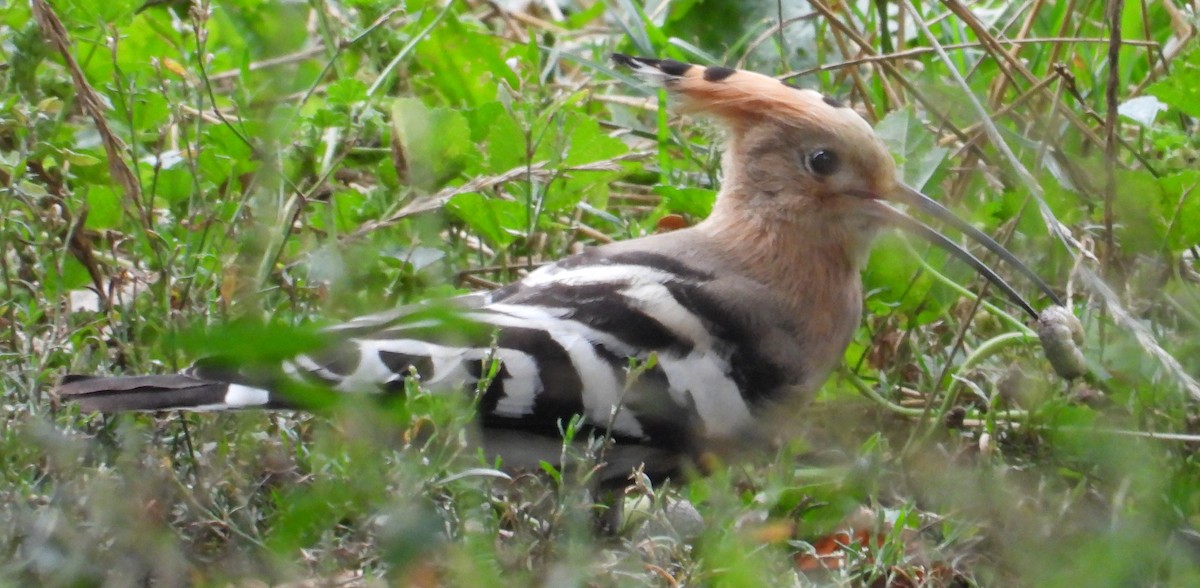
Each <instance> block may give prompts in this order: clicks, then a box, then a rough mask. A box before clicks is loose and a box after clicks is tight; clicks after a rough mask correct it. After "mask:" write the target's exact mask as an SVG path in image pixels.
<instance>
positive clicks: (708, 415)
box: [58, 231, 804, 453]
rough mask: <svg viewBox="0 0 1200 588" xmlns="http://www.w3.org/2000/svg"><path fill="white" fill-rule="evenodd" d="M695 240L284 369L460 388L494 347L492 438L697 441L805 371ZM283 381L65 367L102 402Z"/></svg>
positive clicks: (759, 305) (63, 392) (346, 330)
mask: <svg viewBox="0 0 1200 588" xmlns="http://www.w3.org/2000/svg"><path fill="white" fill-rule="evenodd" d="M696 241H697V237H696V236H695V235H691V234H689V233H688V232H686V231H683V232H678V233H672V234H669V235H662V236H661V238H650V239H643V240H640V241H639V242H636V243H637V244H638V245H637V246H628V245H625V244H615V245H613V246H606V247H602V248H597V249H593V250H591V251H589V252H586V253H583V254H580V255H577V256H574V257H570V258H567V259H565V260H563V261H560V262H559V263H556V264H553V265H549V266H545V267H543V268H540V269H538V270H537V271H534V272H532V273H531V274H529V275H528V276H527V277H525V278H524V279H522V280H520V281H519V282H516V283H513V284H511V285H509V286H506V287H504V288H501V289H499V290H496V291H494V292H491V293H488V294H486V295H477V296H475V297H474V298H472V299H471V304H466V305H464V306H465V308H463V309H462V310H461V315H462V317H463V318H465V319H468V320H469V322H471V323H473V324H476V325H479V326H480V328H478V329H473V330H471V331H472V332H468V333H463V332H439V331H438V330H437V329H435V328H431V325H430V324H429V323H428V322H426V321H420V320H411V317H412V315H411V314H404V313H391V314H384V315H375V316H371V317H364V318H361V319H356V320H352V321H350V322H348V323H346V324H344V325H340V326H337V327H333V328H330V329H328V331H327V333H328V335H329V336H330V337H331V339H333V340H334V341H335V343H333V344H331V345H330V346H329V347H328V348H327V349H326V350H324V351H323V352H321V353H316V354H311V355H304V356H299V357H296V358H294V359H292V360H290V361H287V362H285V363H284V365H283V366H282V369H281V372H282V374H284V375H285V377H287V378H291V379H293V380H297V381H304V382H308V383H317V384H321V385H323V386H327V387H329V388H331V389H334V390H337V391H341V392H348V393H349V392H376V393H387V392H389V391H394V390H397V389H401V388H402V387H403V385H404V381H405V378H408V377H411V376H412V375H413V374H416V375H417V376H419V377H420V379H421V383H422V385H423V386H425V387H426V388H428V389H430V390H433V391H439V392H461V391H474V390H475V388H476V384H477V383H478V382H479V380H480V378H481V377H482V376H483V373H484V372H485V370H486V369H488V366H489V364H490V362H491V361H492V360H493V359H494V360H496V361H498V362H499V364H498V365H499V367H498V371H496V372H495V377H494V378H493V379H492V381H491V382H490V384H489V385H488V386H487V388H486V390H484V391H483V394H482V396H481V398H480V401H479V411H480V413H479V422H480V424H481V426H482V428H483V430H484V432H485V436H486V435H487V433H488V431H489V430H491V431H493V432H494V433H495V435H496V436H501V433H500V431H507V432H509V433H506V434H510V433H511V432H520V433H523V434H525V433H528V434H536V435H542V436H546V437H555V436H557V435H558V432H559V430H560V427H561V426H562V425H563V424H564V423H566V422H567V421H569V420H570V419H571V418H572V417H574V416H575V415H582V417H583V420H584V423H585V425H586V426H589V427H591V428H594V429H596V430H605V431H610V432H611V433H612V435H613V436H614V437H615V438H617V439H618V440H619V441H624V442H632V443H636V444H644V445H648V446H652V447H655V448H657V449H663V450H668V451H673V452H677V453H688V452H690V451H691V450H692V448H693V446H694V445H695V444H696V443H697V442H698V441H700V440H713V439H718V440H719V439H731V438H735V437H738V436H741V435H745V434H747V432H750V431H753V430H754V421H755V414H756V412H757V411H758V410H759V409H761V407H762V406H763V405H764V404H765V403H767V402H769V401H770V400H771V399H773V398H775V397H777V396H778V395H780V394H781V393H782V392H783V391H785V390H787V389H789V388H791V387H795V386H796V385H798V384H801V383H802V380H803V376H804V373H803V370H802V369H800V368H801V367H802V366H801V365H800V362H799V361H798V358H799V357H800V356H801V350H799V349H797V348H795V347H796V343H795V341H796V337H795V331H794V329H792V328H790V326H789V325H788V324H787V321H780V320H779V318H778V317H779V316H780V314H781V312H780V310H779V309H778V308H775V307H774V303H773V301H772V300H771V298H770V297H769V296H768V295H767V294H766V293H765V292H761V291H758V290H756V286H755V285H754V284H753V283H752V282H750V281H747V280H745V279H743V278H741V277H739V276H737V275H730V274H731V272H730V271H729V270H727V269H725V268H720V267H717V266H713V265H711V264H707V263H704V262H702V261H701V258H699V257H698V256H696V257H693V256H689V255H687V254H686V253H681V254H678V255H671V256H668V255H665V254H663V253H661V251H662V250H663V249H664V248H666V249H669V250H673V251H678V252H686V251H694V250H698V248H700V247H702V246H703V243H700V242H696ZM631 365H634V366H637V365H641V366H642V368H643V369H634V370H631V369H630V367H631ZM276 387H277V386H273V385H272V383H271V382H270V381H263V380H261V379H260V380H254V379H247V378H242V377H240V376H238V375H237V374H236V373H230V372H229V370H227V369H213V368H210V367H208V366H206V365H204V364H198V365H197V366H195V367H193V368H191V369H190V370H188V371H187V372H185V373H184V374H181V375H176V376H134V377H125V378H74V379H68V380H66V381H64V383H63V384H62V385H61V386H60V387H59V389H58V394H59V396H60V397H63V398H69V399H71V400H74V401H76V402H78V403H79V404H80V405H81V406H82V407H83V408H84V410H91V411H101V412H114V411H122V410H165V409H185V410H188V409H190V410H226V409H242V408H287V407H290V406H292V403H290V402H289V400H288V398H287V396H286V394H285V393H283V392H280V391H278V390H276V389H275V388H276Z"/></svg>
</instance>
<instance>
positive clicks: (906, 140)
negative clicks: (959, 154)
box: [875, 106, 949, 190]
mask: <svg viewBox="0 0 1200 588" xmlns="http://www.w3.org/2000/svg"><path fill="white" fill-rule="evenodd" d="M875 132H876V133H877V134H879V137H880V138H881V139H883V142H884V143H885V144H886V145H887V146H888V149H890V150H891V151H892V153H894V154H896V155H897V156H898V158H899V160H898V162H897V167H898V168H899V171H900V177H902V178H903V179H904V182H905V183H906V184H908V185H909V186H912V187H914V188H916V189H918V190H920V189H921V188H922V187H923V186H925V184H927V183H928V182H929V180H930V179H931V178H932V177H933V175H934V173H935V172H937V169H938V166H940V165H941V164H942V162H943V161H945V159H946V155H947V154H948V153H949V151H948V150H947V149H946V148H944V147H938V146H937V145H935V144H934V138H935V136H934V135H933V133H930V132H929V131H927V130H926V129H925V127H924V126H923V125H921V121H920V120H918V119H917V117H916V115H915V114H914V111H913V108H912V106H908V107H905V108H902V109H900V110H896V111H893V112H891V113H890V114H888V115H887V117H886V118H884V119H883V120H881V121H879V124H877V125H875Z"/></svg>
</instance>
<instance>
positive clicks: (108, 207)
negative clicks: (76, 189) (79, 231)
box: [84, 185, 124, 230]
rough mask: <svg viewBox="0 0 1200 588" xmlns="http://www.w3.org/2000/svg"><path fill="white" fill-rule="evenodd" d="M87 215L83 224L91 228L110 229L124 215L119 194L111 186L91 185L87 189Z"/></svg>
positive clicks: (116, 224)
mask: <svg viewBox="0 0 1200 588" xmlns="http://www.w3.org/2000/svg"><path fill="white" fill-rule="evenodd" d="M87 206H88V217H87V222H86V223H85V224H84V226H86V227H87V228H89V229H92V230H104V229H112V228H115V227H117V226H119V225H120V223H121V220H122V219H123V217H124V211H123V210H122V209H121V195H120V194H118V193H117V192H116V191H115V190H114V189H113V188H112V187H111V186H104V185H93V186H91V187H90V188H89V189H88V191H87Z"/></svg>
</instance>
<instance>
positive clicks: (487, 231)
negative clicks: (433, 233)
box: [446, 192, 529, 248]
mask: <svg viewBox="0 0 1200 588" xmlns="http://www.w3.org/2000/svg"><path fill="white" fill-rule="evenodd" d="M446 210H448V211H450V213H451V214H453V215H454V216H456V217H457V218H458V219H459V220H461V221H463V222H464V223H467V226H469V227H471V229H472V230H474V231H475V232H477V233H479V235H480V236H481V237H483V238H484V239H487V240H488V241H489V242H490V243H491V244H492V245H495V246H498V247H501V248H503V247H507V246H508V245H510V244H511V243H512V242H513V241H514V240H515V239H516V235H518V234H520V233H521V232H523V231H524V230H525V227H526V226H528V223H529V218H528V213H527V210H526V206H525V205H524V204H522V203H520V202H515V201H512V200H496V199H490V198H488V197H486V196H484V195H483V194H480V193H478V192H471V193H467V194H458V195H456V196H454V197H453V198H451V199H450V202H447V203H446Z"/></svg>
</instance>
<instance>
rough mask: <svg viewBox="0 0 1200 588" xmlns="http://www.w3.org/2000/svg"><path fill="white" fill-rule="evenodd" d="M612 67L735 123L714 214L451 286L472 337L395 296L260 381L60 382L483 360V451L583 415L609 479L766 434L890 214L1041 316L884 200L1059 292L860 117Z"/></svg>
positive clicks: (641, 62) (837, 322)
mask: <svg viewBox="0 0 1200 588" xmlns="http://www.w3.org/2000/svg"><path fill="white" fill-rule="evenodd" d="M613 60H614V61H615V62H616V63H617V64H618V65H620V66H624V67H627V68H630V69H631V70H632V71H633V72H634V73H635V74H637V75H638V76H639V77H640V78H642V79H644V80H646V81H648V82H650V83H652V84H654V85H658V86H661V87H665V88H666V90H667V92H668V93H669V95H670V96H671V97H672V98H673V99H674V100H676V101H678V102H679V105H680V106H681V109H682V110H683V111H685V112H690V113H694V114H700V115H707V116H710V117H712V118H714V119H716V120H717V121H718V122H719V123H720V124H721V125H723V126H724V127H725V129H726V131H727V134H728V140H727V144H726V149H725V154H724V160H723V167H724V182H723V186H722V187H721V190H720V194H719V195H718V197H717V199H716V203H715V205H714V207H713V210H712V214H711V215H710V216H709V217H708V218H707V219H705V220H704V221H702V222H700V223H698V224H696V225H695V226H693V227H690V228H686V229H682V230H678V231H674V232H669V233H663V234H656V235H651V236H647V237H642V238H639V239H633V240H629V241H624V242H617V243H612V244H608V245H604V246H600V247H595V248H593V249H590V250H588V251H586V252H584V253H581V254H578V255H574V256H571V257H568V258H566V259H563V260H561V261H559V262H557V263H554V264H551V265H548V266H544V267H541V268H539V269H537V270H536V271H533V272H531V273H530V274H529V275H528V276H526V277H525V278H523V279H521V280H520V281H518V282H515V283H512V284H510V285H508V286H505V287H502V288H500V289H498V290H495V291H492V292H489V293H484V294H476V295H469V296H466V297H463V298H462V299H459V300H458V301H457V305H458V306H459V307H460V311H461V313H462V315H463V317H464V318H466V319H469V320H470V321H473V322H475V323H478V324H480V325H482V326H483V327H484V328H483V329H481V331H482V334H481V335H467V336H465V339H466V340H465V341H464V340H463V337H462V336H459V338H458V339H457V340H456V338H455V337H454V336H450V335H446V334H439V333H437V332H431V329H429V328H428V325H427V324H426V323H425V322H423V321H420V320H414V319H411V316H412V315H411V314H409V313H408V312H407V310H406V309H401V310H399V311H395V312H390V313H384V314H379V315H373V316H368V317H362V318H359V319H354V320H351V321H350V322H348V323H346V324H344V325H340V326H335V327H332V328H329V329H327V330H326V331H325V333H326V334H327V336H328V337H329V344H328V346H327V348H326V349H325V350H323V351H322V352H320V353H313V354H309V355H301V356H298V357H295V358H294V359H291V360H289V361H286V362H283V364H282V365H280V366H277V369H276V370H274V371H273V372H271V373H270V374H269V375H268V376H266V377H264V375H263V374H262V373H261V369H259V368H261V366H258V367H256V370H257V371H256V372H255V374H254V375H253V376H251V375H244V374H243V372H239V371H237V370H230V369H228V368H227V367H222V368H213V367H211V366H209V365H207V364H204V363H199V364H197V365H195V366H193V367H192V368H189V369H188V370H186V371H184V372H183V373H181V374H178V375H152V376H126V377H89V376H68V377H67V378H65V379H64V381H63V383H61V384H60V385H59V387H58V388H57V395H58V396H59V397H60V398H62V399H66V400H71V401H74V402H77V403H78V404H79V405H80V407H81V408H82V410H84V411H99V412H117V411H159V410H173V409H183V410H226V409H246V408H288V407H292V406H294V403H293V402H292V401H290V400H289V397H288V395H287V394H285V393H281V392H280V391H279V387H280V385H281V384H282V383H284V382H288V381H299V382H305V383H315V384H319V385H321V386H327V387H329V388H332V389H333V390H336V391H341V392H381V393H387V392H389V391H396V390H402V389H403V387H404V382H405V378H408V377H410V375H411V374H412V373H416V374H418V375H419V377H420V381H421V384H422V385H423V386H425V387H427V388H428V389H430V390H433V391H440V392H445V393H455V392H463V391H464V390H466V391H474V390H475V388H476V385H477V383H478V382H479V380H480V378H481V377H483V374H484V372H485V371H486V370H488V366H489V360H492V359H494V360H495V361H498V362H499V363H498V369H497V370H496V371H495V372H494V378H492V379H491V381H490V383H488V385H487V386H486V389H484V390H483V391H482V395H481V398H480V399H479V401H478V411H479V415H478V421H479V427H480V429H481V432H482V434H481V441H482V444H483V446H484V448H485V450H486V451H487V452H489V453H491V454H495V455H499V456H500V457H501V458H502V461H503V462H504V463H505V464H507V465H510V466H516V467H525V466H534V467H536V465H537V464H538V462H539V461H542V460H545V461H548V462H551V463H554V462H556V461H557V460H558V459H559V456H560V455H561V443H562V440H561V435H560V430H561V426H562V424H563V423H566V422H568V421H569V420H570V419H572V418H573V417H576V415H579V416H580V417H582V420H583V423H584V424H585V426H587V427H590V428H591V429H592V430H593V431H596V432H602V433H607V434H610V435H611V436H612V439H613V440H614V441H615V445H614V446H613V448H612V449H611V450H610V451H609V452H608V453H606V455H605V459H606V460H607V462H608V463H609V470H610V471H611V474H609V475H610V477H611V478H613V479H623V478H624V476H625V475H628V473H629V468H631V467H635V466H637V465H639V464H641V465H644V466H645V472H646V473H647V474H649V475H651V476H653V477H661V476H668V475H671V474H672V473H675V472H676V471H677V470H678V468H679V467H680V466H681V465H682V464H684V463H686V462H687V461H688V460H689V459H691V458H694V457H695V456H697V455H698V454H699V453H700V452H703V451H707V450H708V449H710V448H714V447H721V446H724V445H726V444H730V443H735V444H741V443H743V442H744V440H746V439H755V438H757V437H759V436H760V435H759V433H760V432H761V431H762V428H763V423H764V422H766V421H767V420H770V419H772V418H775V417H776V416H777V415H779V414H781V413H784V414H791V416H792V418H795V412H794V407H795V406H796V405H797V401H802V400H804V399H805V398H806V397H808V396H810V395H811V394H812V392H813V391H814V390H815V389H816V388H818V387H819V386H820V385H821V384H822V382H824V381H825V379H826V378H827V377H828V375H829V373H830V372H831V371H832V370H833V369H834V368H835V367H836V366H837V364H838V362H839V361H840V360H841V358H842V355H843V353H844V352H845V350H846V347H847V345H848V344H849V343H850V340H851V337H852V335H853V333H854V331H855V329H856V328H857V327H858V325H859V321H860V318H861V316H860V315H861V312H862V306H863V300H862V298H863V294H862V286H861V281H860V275H859V274H860V270H861V269H862V266H863V263H864V261H865V258H866V255H867V253H868V249H869V247H870V246H871V242H872V240H873V238H874V237H875V235H876V233H878V232H879V231H880V230H881V229H883V228H885V227H888V226H898V227H900V228H902V229H905V230H908V231H911V232H915V233H917V234H919V235H921V236H923V237H925V238H928V239H930V240H932V241H934V242H935V243H936V244H938V245H940V246H942V247H944V248H946V249H948V250H949V251H950V252H951V253H953V254H954V255H955V256H957V257H959V258H961V259H963V260H965V261H966V262H967V263H969V264H970V265H971V266H972V267H974V268H975V269H976V270H977V271H979V272H981V273H982V274H983V275H984V276H985V277H986V278H987V279H988V280H990V281H991V282H992V283H994V284H995V285H996V286H997V287H998V288H999V289H1001V290H1002V291H1003V292H1004V293H1005V294H1006V295H1008V296H1009V297H1011V298H1012V299H1013V300H1014V301H1016V303H1017V304H1018V305H1019V306H1020V307H1021V308H1022V309H1023V310H1024V311H1025V312H1027V313H1029V314H1031V315H1032V316H1034V317H1036V316H1037V313H1036V312H1035V311H1034V310H1033V308H1032V307H1031V305H1030V304H1029V303H1028V302H1026V301H1025V300H1024V299H1023V298H1022V297H1021V296H1020V295H1018V294H1017V292H1016V291H1015V290H1013V288H1011V287H1010V286H1009V285H1008V284H1007V283H1005V281H1004V280H1003V279H1001V278H1000V277H999V276H997V275H996V274H995V273H994V272H993V271H992V270H990V269H989V268H988V267H987V266H986V265H984V264H983V263H981V262H980V261H979V260H978V259H976V258H975V257H973V256H972V255H971V254H970V253H968V252H967V251H965V250H964V249H962V248H960V247H958V246H957V245H956V244H955V243H954V242H953V241H951V240H949V239H947V238H946V237H944V236H942V235H941V234H940V233H938V232H937V231H935V230H934V229H932V228H930V227H928V226H926V225H924V224H922V223H921V222H919V221H917V220H914V219H913V218H911V217H909V216H908V215H906V214H904V213H902V212H900V211H898V210H897V209H895V208H892V207H891V206H890V205H889V204H887V201H889V200H891V201H898V202H901V203H905V204H907V205H910V206H914V207H916V208H920V209H922V210H923V211H926V212H928V213H931V214H933V215H935V216H937V217H939V218H941V219H942V220H944V221H945V222H947V223H948V224H951V225H952V226H954V227H956V228H957V229H959V230H961V231H963V232H964V233H966V234H968V235H969V236H971V237H973V238H974V239H975V240H977V241H979V242H980V243H981V244H983V245H984V246H985V247H986V248H988V249H989V250H991V251H993V252H994V253H996V254H997V255H998V256H1000V257H1001V258H1002V259H1004V260H1005V261H1007V262H1009V263H1011V264H1013V265H1014V266H1015V267H1016V268H1017V269H1018V270H1019V271H1020V272H1022V273H1024V274H1025V275H1027V276H1029V277H1030V278H1032V279H1033V281H1034V282H1035V283H1036V284H1037V286H1038V287H1039V288H1040V289H1041V291H1042V292H1043V293H1044V294H1045V295H1046V296H1047V297H1049V298H1050V299H1051V300H1052V301H1054V302H1055V303H1057V302H1058V300H1057V298H1056V297H1055V295H1054V293H1053V292H1052V291H1051V290H1050V288H1049V287H1048V286H1046V284H1045V283H1043V282H1042V281H1041V280H1040V279H1038V277H1037V276H1036V274H1034V273H1033V272H1032V271H1031V270H1029V269H1028V268H1027V267H1025V266H1024V265H1022V264H1021V263H1020V262H1019V261H1018V260H1017V259H1016V258H1015V257H1014V256H1013V255H1012V254H1010V253H1009V252H1008V251H1006V250H1005V249H1004V248H1003V247H1001V246H1000V245H998V244H997V243H995V242H994V241H993V240H991V239H990V238H988V237H987V236H986V235H983V234H982V233H980V232H979V231H978V230H976V229H974V228H973V227H971V226H970V225H969V224H967V223H966V222H964V221H962V220H960V219H958V218H957V217H955V216H953V215H952V214H951V213H950V212H948V211H947V210H946V209H945V208H943V207H941V206H940V205H938V204H936V203H935V202H934V201H932V200H930V199H929V198H927V197H925V196H924V195H922V194H921V193H919V192H917V191H916V190H913V189H911V188H909V187H907V186H905V185H904V184H903V183H902V182H901V181H900V179H899V178H898V177H897V172H896V167H895V165H894V163H893V160H892V157H891V156H890V154H889V153H888V151H887V149H886V148H885V147H884V145H883V143H882V142H881V141H880V140H879V138H878V137H877V136H876V135H875V133H874V131H873V130H872V128H871V126H870V125H869V124H868V123H867V122H866V121H865V120H864V119H863V118H862V117H860V116H859V115H858V114H857V113H856V112H855V111H854V110H853V109H851V108H848V107H847V106H845V105H843V104H842V103H840V102H839V101H838V100H835V99H833V98H830V97H828V96H823V95H822V94H820V93H818V92H816V91H813V90H801V89H797V88H794V87H792V86H789V85H787V84H785V83H783V82H781V81H779V80H776V79H774V78H771V77H768V76H765V75H760V74H757V73H752V72H748V71H740V70H733V69H728V68H724V67H702V66H695V65H688V64H684V63H680V62H676V61H671V60H657V59H648V58H639V57H630V56H626V55H620V54H616V55H613ZM651 356H653V358H654V359H653V360H651ZM631 358H632V360H636V361H637V362H647V363H646V366H647V367H646V369H644V370H641V371H640V373H639V374H638V376H637V377H636V378H627V372H628V370H629V366H630V361H631ZM245 374H249V371H246V372H245ZM788 411H791V412H788Z"/></svg>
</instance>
